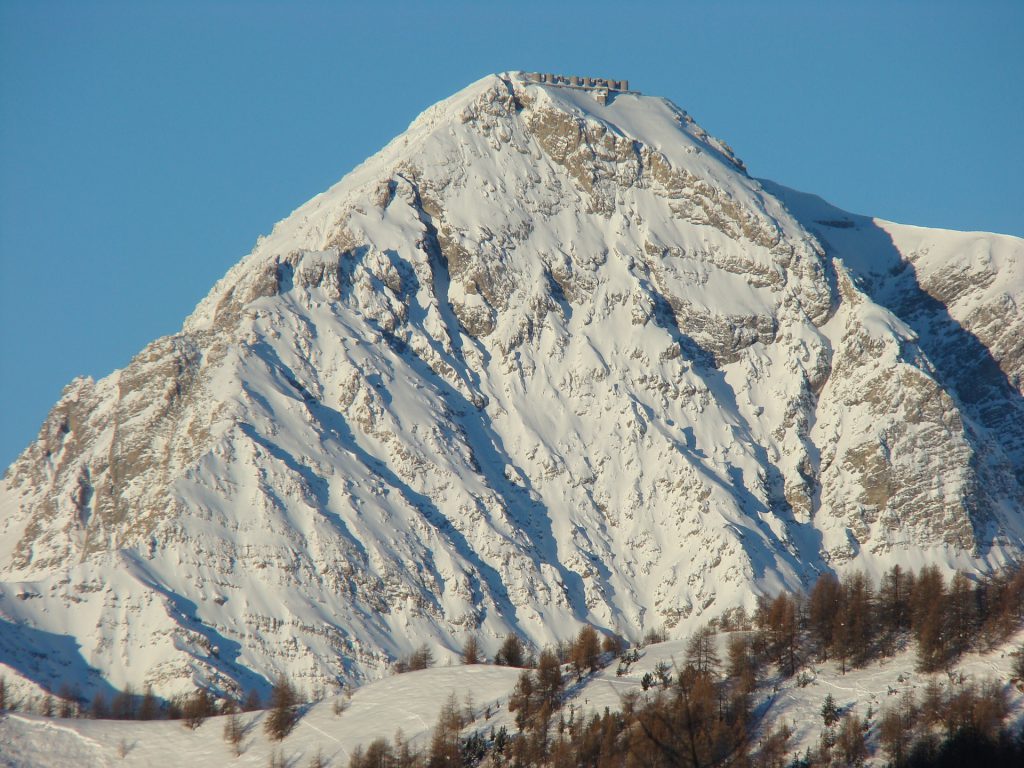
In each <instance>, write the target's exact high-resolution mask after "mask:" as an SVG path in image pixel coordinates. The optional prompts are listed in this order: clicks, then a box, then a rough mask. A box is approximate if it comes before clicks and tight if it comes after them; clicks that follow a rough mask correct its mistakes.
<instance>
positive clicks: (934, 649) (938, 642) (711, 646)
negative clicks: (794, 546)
mask: <svg viewBox="0 0 1024 768" xmlns="http://www.w3.org/2000/svg"><path fill="white" fill-rule="evenodd" d="M1022 621H1024V570H1021V569H1016V568H1014V569H1010V570H1007V571H1005V572H1002V573H998V574H993V575H991V576H988V577H984V578H978V577H975V578H971V577H968V576H966V575H964V574H962V573H956V574H954V575H953V577H952V578H951V579H949V580H948V581H947V580H946V579H945V578H944V577H943V576H942V573H941V571H940V570H939V569H938V568H937V567H934V566H926V567H924V568H922V569H921V570H920V571H919V572H917V573H913V572H910V571H907V570H904V569H903V568H901V567H900V566H893V567H892V568H891V569H890V570H889V571H887V572H886V573H885V574H884V575H883V576H882V578H881V579H880V580H879V582H878V583H877V584H876V583H874V582H872V580H870V579H869V578H868V577H866V576H865V575H864V574H861V573H851V574H847V575H845V576H843V577H842V578H837V577H835V576H833V575H831V574H825V575H822V576H821V577H820V578H819V579H818V580H817V582H816V583H815V584H814V587H813V588H812V589H811V590H810V592H809V593H806V594H804V593H796V594H790V593H785V592H783V593H780V594H778V595H776V596H775V597H772V598H768V597H761V598H759V600H758V601H757V606H756V609H755V610H754V612H753V614H752V615H749V614H748V613H747V612H746V611H744V610H743V609H733V610H730V611H727V612H726V613H724V614H723V615H722V616H721V617H719V618H717V619H715V620H714V621H712V622H710V623H709V624H707V625H705V626H703V627H701V628H699V629H698V630H697V631H695V632H694V633H693V635H691V637H690V639H689V641H688V643H687V646H686V653H685V657H684V659H683V660H682V662H681V664H680V665H679V666H675V665H669V664H667V663H662V664H659V665H658V666H656V667H654V669H653V671H651V672H648V673H647V674H645V675H644V676H643V678H642V680H641V688H642V690H641V691H633V692H630V693H628V694H625V695H623V697H622V699H621V701H620V706H619V707H618V708H617V709H616V711H607V710H606V711H605V712H603V713H594V714H590V715H588V716H584V714H583V713H582V712H581V711H580V710H579V709H578V708H577V707H576V706H575V705H574V704H572V703H569V704H567V703H566V701H567V696H566V686H567V685H571V684H572V683H573V681H576V682H579V681H582V680H583V679H585V678H586V677H587V676H588V675H591V674H593V673H594V672H596V671H597V670H598V669H600V668H601V667H603V666H604V665H606V664H609V663H615V660H616V659H617V664H618V670H617V671H618V673H619V674H622V675H625V674H628V672H629V668H630V666H631V665H632V664H634V663H636V662H637V661H638V660H639V653H638V651H637V649H635V648H634V649H626V648H625V647H624V643H623V642H622V641H621V639H620V638H618V637H617V636H615V635H611V634H602V633H600V632H598V631H597V630H596V629H595V628H594V627H590V626H585V627H583V628H582V629H581V630H580V632H579V634H578V635H577V636H576V637H575V638H574V639H572V640H567V641H564V642H561V643H558V644H556V645H554V646H551V647H548V648H543V649H540V650H539V652H538V651H537V650H536V649H533V648H531V647H529V646H527V645H526V644H525V643H524V642H523V641H522V640H521V638H519V637H518V636H517V635H516V634H514V633H510V634H508V635H507V636H506V637H505V638H504V639H503V641H502V643H501V645H500V647H499V648H498V650H497V652H496V653H495V654H494V657H493V659H492V660H491V662H492V663H495V664H499V665H504V666H509V667H516V668H521V669H522V671H521V673H520V675H519V677H518V679H517V682H516V685H515V687H514V689H513V691H512V693H511V696H510V698H509V701H508V709H509V711H510V713H512V715H513V718H514V723H515V728H514V729H513V730H512V731H511V732H509V731H508V730H505V729H494V728H486V727H485V728H476V729H475V730H473V732H471V733H470V734H468V735H467V734H464V733H463V731H464V729H465V728H466V727H467V726H468V725H469V724H471V723H474V722H479V720H480V718H481V716H482V717H483V720H484V722H485V723H486V722H487V721H488V720H489V719H490V715H491V714H492V713H491V712H490V711H489V710H488V709H485V710H484V711H483V712H477V711H474V708H473V706H472V704H471V702H467V703H466V704H464V705H462V706H459V705H457V704H456V702H455V700H454V698H453V699H451V700H449V701H448V702H447V703H446V704H445V705H444V706H443V707H442V709H441V712H440V715H439V718H438V722H437V725H436V727H435V730H434V736H433V738H432V740H431V742H430V744H429V746H427V747H425V748H424V749H415V748H413V746H411V745H410V744H409V743H408V742H407V741H405V740H404V739H403V737H402V736H401V734H398V735H397V737H396V738H395V739H394V740H391V741H389V740H385V739H380V740H377V741H375V742H373V743H372V744H370V745H368V746H367V747H366V748H365V749H360V750H358V751H357V752H355V753H354V754H353V757H352V760H351V768H440V767H441V766H472V765H477V764H480V763H481V762H483V763H485V764H486V765H489V766H495V767H496V768H499V767H500V766H515V767H516V768H528V767H530V766H537V768H541V767H545V768H546V767H547V766H559V767H561V766H566V767H568V766H588V767H592V768H617V767H618V766H623V767H625V766H634V765H636V766H651V768H656V767H657V766H662V765H664V766H719V765H722V766H724V765H736V766H755V765H756V766H784V765H786V764H787V763H786V760H787V753H788V749H789V738H790V733H789V730H788V729H787V728H786V727H785V726H784V725H780V726H778V727H776V728H773V729H767V730H766V729H765V728H764V727H763V725H762V723H761V722H760V719H759V714H758V713H759V712H760V711H761V710H759V709H758V708H757V707H756V706H755V705H756V703H757V702H756V697H757V694H758V691H759V688H763V687H764V686H765V685H766V684H767V683H768V682H770V681H772V680H774V681H775V682H776V684H777V683H778V681H779V678H787V677H794V676H795V677H796V682H797V684H798V685H804V684H806V683H807V682H809V677H808V671H807V666H808V665H810V664H814V663H822V662H826V661H832V662H834V663H835V664H836V665H837V667H838V669H839V670H840V672H841V673H843V674H845V673H846V672H847V670H848V669H850V668H856V667H861V666H864V665H866V664H869V663H871V662H874V661H877V660H879V659H881V658H883V657H886V656H891V655H893V654H895V653H898V652H902V651H904V650H906V649H907V648H908V647H909V646H911V645H913V647H914V648H915V650H916V658H917V667H918V669H919V670H920V671H922V672H928V673H931V672H936V671H942V670H947V671H949V670H952V668H953V666H954V665H955V663H956V661H957V659H958V658H959V657H960V656H961V655H962V654H963V653H965V652H966V651H968V650H972V649H973V650H988V649H991V648H993V647H995V646H997V645H999V644H1001V643H1003V642H1005V641H1006V640H1007V638H1009V637H1010V635H1011V634H1012V633H1013V632H1015V631H1016V630H1017V629H1019V628H1020V626H1021V623H1022ZM723 632H724V633H727V638H726V640H725V642H724V644H722V645H720V644H719V642H718V637H717V635H718V634H719V633H723ZM664 639H666V638H665V636H664V633H662V632H659V631H650V632H648V634H647V636H646V637H645V639H644V644H647V643H652V642H659V641H662V640H664ZM720 648H723V649H724V651H725V658H720V655H719V649H720ZM461 656H462V661H463V663H466V664H477V663H487V662H488V659H487V658H486V657H485V654H484V652H483V650H482V648H481V645H480V643H479V641H478V639H477V638H476V637H470V638H469V639H468V640H467V642H466V643H465V645H464V647H463V648H462V653H461ZM433 663H434V658H433V653H432V652H431V651H430V648H429V647H428V646H426V645H424V646H421V647H420V648H418V649H416V650H415V651H414V652H412V653H411V654H410V655H409V656H407V657H405V658H403V659H400V660H399V661H398V662H397V663H396V664H395V666H394V671H395V672H397V673H401V672H406V671H413V670H417V669H425V668H427V667H429V666H431V665H432V664H433ZM1014 674H1015V676H1016V677H1017V678H1018V679H1022V680H1024V648H1022V649H1021V653H1019V654H1018V656H1017V659H1016V662H1015V666H1014ZM936 686H938V684H937V683H936V684H935V685H934V686H931V687H930V688H929V690H928V691H926V695H925V697H924V699H923V700H921V701H914V700H913V699H912V698H911V699H909V700H908V699H907V697H904V698H903V699H901V700H900V703H899V705H898V706H896V707H891V708H889V709H887V710H886V711H884V712H882V713H881V714H880V715H879V716H878V717H877V719H876V720H872V714H873V713H871V712H870V711H869V712H868V713H867V714H866V715H865V716H863V717H861V716H858V715H856V714H855V713H842V712H839V711H838V710H835V709H834V707H833V708H832V709H826V711H823V713H822V719H823V729H822V736H821V740H820V742H819V744H818V745H817V747H816V748H815V749H813V750H811V751H808V753H806V754H805V755H803V756H801V757H799V758H798V759H795V760H793V761H792V762H791V763H790V764H791V765H793V766H818V765H821V766H827V765H840V764H842V765H856V764H858V761H861V762H862V761H863V760H864V759H865V758H866V756H867V750H868V740H867V734H868V732H869V731H871V732H872V733H874V734H875V737H876V739H875V740H876V741H877V743H878V744H879V745H880V747H881V748H882V749H883V750H884V751H885V754H886V755H887V756H888V757H889V759H890V760H891V761H892V764H893V765H899V766H903V765H909V766H916V765H923V764H926V763H924V762H922V761H923V760H926V759H931V760H935V761H941V760H943V759H946V758H947V757H948V758H949V759H952V757H949V756H950V755H952V756H955V755H957V754H961V753H962V751H963V750H964V749H967V748H968V747H969V748H972V749H975V750H980V752H979V754H980V753H984V751H985V750H989V752H990V753H991V754H992V755H996V756H999V755H1003V756H1005V755H1008V754H1012V755H1015V756H1016V755H1018V754H1024V751H1021V752H1014V750H1024V747H1021V745H1020V742H1019V741H1014V740H1013V739H1011V738H1010V737H1009V736H1008V734H1007V733H1006V731H1005V729H1004V725H1003V724H1004V720H1005V717H1006V706H1005V702H1006V697H1005V694H1000V693H999V691H1001V690H1002V689H1001V688H1000V687H999V685H997V684H996V683H982V684H980V685H979V684H977V683H974V682H971V681H963V680H960V681H959V682H956V681H954V679H953V677H952V676H951V677H950V682H949V685H948V686H947V687H945V688H943V687H942V686H938V687H936ZM339 701H342V700H341V699H339ZM1000 702H1002V704H1000ZM301 704H302V702H301V697H300V696H299V695H298V693H297V692H296V690H295V688H294V686H293V685H292V684H291V683H290V682H289V681H288V680H287V679H286V678H284V677H283V676H282V677H280V678H279V679H278V680H277V681H276V682H275V684H274V687H273V690H272V693H271V697H270V701H269V702H263V701H261V700H260V697H259V695H258V694H257V693H256V692H250V693H249V694H248V695H247V696H246V697H245V699H244V700H243V701H236V700H234V699H220V700H218V699H216V698H214V696H213V695H212V694H210V693H209V692H208V691H205V690H203V689H198V690H196V691H195V692H194V693H193V694H191V695H189V696H183V697H177V698H174V699H171V700H168V701H161V700H159V699H157V697H156V696H155V695H154V694H153V692H152V690H151V689H146V690H145V691H144V692H143V693H142V694H141V695H139V694H137V693H135V692H134V691H133V690H132V689H131V688H128V689H126V690H125V691H121V692H118V693H117V694H116V695H115V696H114V697H112V698H111V699H109V700H108V699H107V698H106V697H104V696H103V695H102V694H99V695H97V696H96V697H95V698H94V699H93V700H92V702H91V703H90V704H89V705H88V706H87V705H86V704H85V703H84V702H83V701H82V700H81V697H79V696H77V695H76V694H75V692H74V691H73V690H68V689H65V688H62V689H61V691H59V692H58V694H57V695H53V694H46V695H45V696H44V697H43V698H42V699H41V700H37V701H35V702H33V703H32V707H33V708H34V709H35V710H36V711H38V712H39V713H40V714H44V715H51V716H60V717H75V716H85V717H94V718H117V719H155V718H158V717H163V718H171V719H180V720H182V721H183V722H184V724H185V725H186V726H187V727H190V728H196V727H199V725H201V724H202V723H203V722H204V720H205V719H206V718H207V717H209V716H211V715H214V714H223V715H228V717H227V719H226V720H225V726H224V738H225V739H226V740H227V741H228V742H229V743H231V744H232V745H233V746H234V747H235V749H236V753H238V754H240V751H239V750H241V749H242V748H243V740H244V736H245V733H244V729H243V728H242V724H241V721H240V719H239V717H238V712H239V711H251V710H256V709H260V708H262V707H264V706H266V705H269V707H270V712H269V713H268V715H267V717H265V718H264V726H265V728H266V730H267V733H268V735H269V736H270V737H271V738H273V739H276V740H278V741H280V740H283V739H284V738H285V737H286V736H287V734H288V733H289V732H290V730H291V729H292V727H293V726H294V724H295V723H296V722H297V719H298V717H299V716H300V715H301V711H302V710H301ZM25 705H26V702H17V701H13V700H12V698H11V696H10V695H9V692H8V690H7V687H6V685H5V682H4V680H3V678H0V710H4V709H11V708H15V707H18V706H21V707H23V708H24V707H25ZM343 708H344V707H343V706H337V705H336V707H335V711H336V713H337V714H341V713H342V710H343ZM957 750H960V751H957ZM993 759H996V758H995V757H994V758H993ZM950 764H953V763H950ZM992 764H998V763H992Z"/></svg>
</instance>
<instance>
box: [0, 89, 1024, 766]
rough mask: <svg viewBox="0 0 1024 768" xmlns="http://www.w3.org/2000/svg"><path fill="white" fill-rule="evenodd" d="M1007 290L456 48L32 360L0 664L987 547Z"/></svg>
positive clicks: (302, 674)
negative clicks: (249, 220)
mask: <svg viewBox="0 0 1024 768" xmlns="http://www.w3.org/2000/svg"><path fill="white" fill-rule="evenodd" d="M1022 304H1024V241H1021V240H1020V239H1017V238H1013V237H1006V236H1000V235H992V234H984V233H957V232H948V231H942V230H929V229H921V228H917V227H908V226H902V225H897V224H892V223H889V222H884V221H880V220H877V219H871V218H866V217H861V216H854V215H851V214H847V213H845V212H843V211H839V210H836V209H834V208H832V207H830V206H829V205H827V204H826V203H824V202H823V201H821V200H819V199H817V198H814V197H812V196H808V195H803V194H800V193H797V192H794V191H791V190H788V189H785V188H782V187H779V186H777V185H774V184H772V183H769V182H760V181H758V180H756V179H753V178H751V177H750V176H749V175H748V174H747V173H746V171H745V169H744V167H743V165H742V163H741V162H740V161H739V160H737V159H736V157H735V156H734V155H733V153H732V151H731V150H730V149H729V147H728V146H726V145H725V144H723V143H722V142H720V141H718V140H716V139H714V138H712V137H710V136H708V135H707V134H706V133H705V132H704V131H703V130H702V129H701V128H700V127H699V126H697V125H696V124H695V123H694V122H693V120H692V119H691V118H690V117H689V116H688V115H687V114H686V113H685V112H684V111H682V110H681V109H679V108H678V107H676V106H675V105H673V104H671V103H670V102H668V101H666V100H664V99H661V98H655V97H649V96H643V95H639V94H635V93H618V94H616V93H613V94H611V96H610V98H609V99H608V101H607V103H600V102H599V101H598V100H597V99H595V98H594V94H593V93H591V92H588V91H586V90H581V89H573V88H568V87H559V86H554V85H540V84H536V83H530V82H528V81H527V80H526V79H525V78H524V77H523V76H522V75H520V74H518V73H509V74H503V75H495V76H490V77H486V78H484V79H482V80H480V81H479V82H477V83H474V84H473V85H471V86H469V87H468V88H466V89H465V90H463V91H461V92H459V93H458V94H456V95H454V96H452V97H451V98H449V99H447V100H445V101H443V102H441V103H439V104H437V105H436V106H434V107H432V108H430V109H428V110H427V111H426V112H425V113H424V114H423V115H421V116H420V117H419V118H418V119H417V120H416V121H415V122H414V123H413V124H412V125H411V126H410V128H409V129H408V131H407V132H406V133H404V134H403V135H401V136H399V137H398V138H397V139H395V140H394V141H393V142H392V143H390V144H389V145H388V146H387V147H385V148H384V149H383V150H382V151H381V152H380V153H379V154H377V155H375V156H374V157H372V158H370V159H369V160H367V161H366V162H365V163H364V164H363V165H361V166H360V167H358V168H357V169H356V170H354V171H353V172H352V173H350V174H349V175H348V176H346V177H345V178H344V179H343V180H342V181H341V182H339V183H338V184H337V185H336V186H334V187H332V188H331V189H330V190H328V191H327V192H325V193H323V194H321V195H318V196H317V197H315V198H313V199H312V200H311V201H310V202H309V203H307V204H306V205H304V206H303V207H301V208H300V209H298V210H297V211H296V212H295V213H293V214H292V215H291V216H290V217H288V218H287V219H286V220H285V221H283V222H281V223H279V224H278V225H277V226H276V227H275V228H274V230H273V232H272V233H271V234H270V235H269V236H267V237H265V238H262V239H261V240H260V241H259V242H258V244H257V246H256V247H255V249H254V250H253V252H252V253H251V254H250V255H248V256H246V257H245V258H244V259H242V261H241V262H239V263H238V264H237V265H236V266H235V267H234V268H232V269H231V270H230V271H229V272H228V274H227V275H226V276H225V277H224V278H223V279H222V280H221V281H220V282H218V283H217V285H215V286H214V287H213V289H212V290H211V292H210V294H209V295H208V296H207V298H206V299H204V300H203V301H202V302H201V303H200V305H199V306H198V307H197V309H196V310H195V312H194V313H193V314H192V315H191V316H190V317H189V318H188V319H187V320H186V321H185V323H184V326H183V328H182V330H181V332H180V333H178V334H175V335H173V336H169V337H166V338H162V339H159V340H157V341H155V342H153V343H152V344H150V345H149V346H148V347H147V348H146V349H144V350H143V351H142V352H141V353H139V355H137V356H136V357H135V358H134V359H133V360H132V362H131V363H130V364H129V365H128V366H127V367H126V368H125V369H124V370H120V371H116V372H114V373H113V374H111V375H110V376H108V377H106V378H104V379H101V380H99V381H93V380H91V379H77V380H75V381H74V382H72V383H71V384H70V385H69V386H68V387H67V389H66V390H65V392H64V394H63V396H62V397H61V399H60V401H59V402H58V403H57V404H56V405H55V406H54V408H53V410H52V412H51V414H50V415H49V417H48V418H47V420H46V422H45V424H44V425H43V427H42V429H41V431H40V434H39V437H38V439H37V440H36V441H35V442H33V443H32V444H31V445H30V446H28V448H26V450H25V451H24V453H22V455H21V456H20V457H19V458H18V459H17V461H15V463H14V464H13V465H11V467H10V468H9V469H8V470H7V472H6V473H5V474H4V476H3V480H2V483H0V665H2V666H3V667H5V668H6V670H5V674H6V676H7V677H8V680H9V681H11V680H21V681H24V683H25V684H26V685H28V684H29V683H31V685H33V686H35V685H39V686H43V687H46V688H49V689H51V690H55V689H56V688H57V687H58V686H59V685H61V684H62V683H74V684H77V685H78V686H79V688H80V690H81V691H82V693H83V694H85V695H87V696H88V695H91V694H93V693H96V692H105V693H106V694H107V695H109V693H110V692H111V690H112V689H114V688H117V689H122V688H124V687H125V686H127V685H129V684H130V685H133V686H134V687H135V689H136V690H141V689H142V688H143V686H145V685H152V686H153V688H154V690H156V691H157V692H158V693H160V694H165V695H170V694H174V693H178V692H184V691H189V690H192V689H193V687H194V686H195V685H202V686H205V687H208V688H211V689H213V690H214V691H216V692H218V693H221V694H230V695H235V696H241V695H242V694H243V692H245V691H248V690H253V689H255V690H258V691H259V692H261V693H262V694H265V693H266V691H267V690H268V688H269V681H270V680H271V679H273V678H274V676H275V675H276V674H278V673H280V672H285V673H287V674H288V675H289V676H290V677H291V678H292V679H294V680H296V681H297V682H298V683H299V685H300V686H302V687H304V688H306V689H307V690H313V689H315V688H326V689H327V690H329V691H330V690H333V689H335V687H336V686H339V685H340V684H341V683H343V682H346V681H349V682H355V683H362V682H365V681H367V680H372V679H375V678H379V677H381V676H382V675H383V674H384V673H385V671H386V669H387V668H388V666H389V665H390V664H391V663H392V662H393V661H394V660H395V659H396V658H397V657H399V656H402V655H405V654H407V653H409V652H410V651H411V650H412V649H413V648H415V647H418V646H419V645H420V644H421V643H423V642H426V643H428V644H429V645H430V647H431V649H432V651H433V653H434V655H435V657H437V658H438V659H439V661H440V662H441V663H444V661H445V660H446V659H451V658H453V657H454V655H455V653H456V650H457V649H458V648H459V647H461V645H462V644H463V643H464V642H465V640H466V639H467V638H468V637H469V636H470V635H471V634H473V635H476V636H478V637H479V638H480V640H481V643H482V645H483V646H484V649H485V651H487V652H488V653H493V651H494V650H495V649H496V647H497V645H498V642H499V638H501V637H502V636H503V635H505V634H506V633H508V632H516V633H519V634H520V635H521V636H522V637H524V638H525V639H527V640H528V641H530V642H531V643H533V644H535V645H537V646H540V645H543V644H545V643H549V642H552V641H554V640H557V639H561V638H567V637H571V636H573V635H575V634H576V632H577V631H578V629H579V627H580V626H581V625H583V624H593V625H595V626H597V627H599V628H601V629H602V630H603V631H605V632H607V633H619V634H621V635H623V636H625V637H626V639H629V640H636V639H638V638H639V637H640V636H642V635H643V633H644V632H645V631H647V630H648V629H651V628H660V627H664V628H666V629H667V630H668V632H669V635H670V636H671V637H681V636H683V635H684V634H685V633H686V632H687V631H689V630H691V629H692V628H693V627H695V626H697V625H698V624H699V623H702V622H704V621H706V620H707V619H709V618H710V617H712V616H714V615H716V614H718V613H719V612H721V611H722V610H723V609H725V608H727V607H729V606H732V605H737V604H744V605H746V606H747V607H751V606H752V605H753V602H754V600H755V598H756V595H757V594H758V593H773V592H775V591H777V590H779V589H781V588H788V589H799V588H801V587H805V586H807V585H809V584H810V583H812V582H813V580H814V579H815V578H816V576H817V575H818V574H820V573H822V572H828V571H836V572H842V571H849V570H854V569H860V570H864V571H866V572H867V573H869V574H870V575H877V574H878V573H880V572H881V570H882V569H883V568H886V567H888V566H889V565H891V564H893V563H897V562H898V563H901V564H902V565H904V566H910V567H917V566H919V565H921V564H923V563H938V564H939V565H940V566H941V567H943V568H944V569H947V570H951V569H953V568H960V569H964V570H967V571H975V572H986V571H988V570H990V569H992V568H994V567H998V566H1000V565H1002V564H1004V563H1006V562H1009V561H1012V560H1015V559H1017V558H1019V556H1020V555H1021V550H1022V544H1024V518H1022V514H1021V510H1022V508H1024V397H1022V381H1024V312H1022V311H1021V306H1022ZM429 674H438V673H429ZM460 674H466V675H472V674H480V675H482V676H484V677H485V678H486V680H484V681H482V682H481V688H482V690H485V691H492V690H493V695H494V696H500V695H501V692H500V689H501V686H502V685H505V684H506V683H507V682H508V681H506V680H505V678H504V677H502V675H503V674H504V673H503V672H501V671H500V670H483V671H480V672H479V673H478V672H476V671H473V670H466V671H463V672H460ZM488 675H490V676H489V677H488ZM424 679H426V678H424ZM400 684H401V685H404V684H406V682H405V681H404V680H403V681H387V682H385V683H381V684H380V685H384V686H386V685H400ZM371 690H375V689H369V688H368V689H367V693H366V694H363V695H366V696H370V695H371V693H370V691H371ZM486 695H491V693H487V694H484V693H481V698H483V697H485V696H486ZM13 717H14V716H12V718H13ZM318 717H319V716H318V715H316V713H314V715H313V716H311V717H310V718H309V721H308V722H309V726H308V727H312V726H313V725H314V724H315V723H317V722H318ZM38 727H39V728H44V727H45V728H53V729H56V730H54V733H57V732H58V731H59V730H60V729H59V728H58V727H57V726H42V725H40V726H38ZM99 727H101V726H100V725H90V724H88V723H83V724H77V725H76V726H75V728H76V729H80V730H81V732H82V733H83V734H85V733H86V731H88V729H89V728H99ZM125 727H129V726H125ZM152 727H166V728H167V729H169V730H168V733H175V734H176V736H175V738H183V737H184V736H183V735H182V734H180V733H178V731H177V730H175V728H176V726H174V725H172V724H168V725H166V726H152ZM62 738H63V737H62ZM69 738H70V737H69ZM74 738H78V737H77V736H75V737H74ZM140 754H141V752H140Z"/></svg>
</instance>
